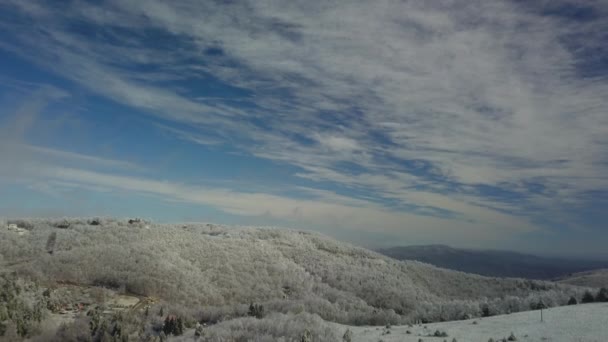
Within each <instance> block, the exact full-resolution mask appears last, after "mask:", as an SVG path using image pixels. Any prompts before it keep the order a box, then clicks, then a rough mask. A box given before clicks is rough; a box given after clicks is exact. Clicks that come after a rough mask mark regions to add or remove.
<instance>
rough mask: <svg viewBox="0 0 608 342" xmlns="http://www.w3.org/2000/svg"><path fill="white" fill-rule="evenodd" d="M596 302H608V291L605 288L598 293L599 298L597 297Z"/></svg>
mask: <svg viewBox="0 0 608 342" xmlns="http://www.w3.org/2000/svg"><path fill="white" fill-rule="evenodd" d="M595 301H596V302H608V289H607V288H605V287H602V288H601V289H600V290H599V291H598V293H597V296H595Z"/></svg>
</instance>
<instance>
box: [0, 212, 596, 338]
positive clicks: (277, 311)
mask: <svg viewBox="0 0 608 342" xmlns="http://www.w3.org/2000/svg"><path fill="white" fill-rule="evenodd" d="M7 223H10V222H5V223H4V224H0V227H8V224H7ZM12 224H13V226H12V227H15V226H17V227H18V228H20V229H21V230H16V229H8V228H4V229H0V265H2V270H3V271H5V272H6V271H11V272H9V273H13V274H15V275H16V276H18V277H20V278H22V279H27V280H28V281H33V282H35V283H38V284H39V285H37V286H40V285H41V286H42V288H44V287H45V286H46V287H49V286H50V287H49V288H55V287H56V286H57V285H53V284H59V285H60V288H61V284H73V285H74V286H79V287H83V290H82V291H81V290H79V291H80V292H84V291H88V290H87V288H88V289H102V288H103V289H108V290H110V291H114V292H116V293H124V294H128V295H130V296H135V297H138V298H143V299H146V298H150V299H149V301H150V302H155V303H160V304H156V306H154V308H153V310H158V308H159V305H160V306H164V307H167V308H171V310H172V311H171V312H173V313H174V314H175V315H180V317H186V318H185V319H187V320H188V321H191V322H207V323H208V324H214V323H217V322H220V321H223V322H224V323H225V324H228V323H226V322H231V321H232V320H234V319H237V321H236V322H240V323H238V324H240V325H239V326H241V327H242V324H245V323H243V322H242V321H238V320H242V319H245V320H247V319H248V320H249V321H246V322H249V323H247V324H252V325H253V326H254V328H251V329H254V330H255V329H257V328H260V329H262V328H263V326H265V325H266V324H269V322H271V321H281V320H283V321H285V322H289V321H292V320H294V319H295V320H296V321H297V320H298V319H300V320H303V321H304V322H309V323H306V324H313V325H314V324H316V325H317V326H319V327H322V326H323V324H322V322H321V321H318V319H319V317H320V318H322V319H323V320H325V321H332V322H339V323H344V324H350V325H364V324H367V325H382V324H387V323H392V324H399V323H408V322H415V321H444V320H453V319H463V318H467V317H477V316H480V315H495V314H500V313H506V312H515V311H522V310H528V309H530V307H532V306H534V305H536V303H537V302H538V301H539V300H541V299H542V300H543V302H544V303H546V304H547V305H548V306H557V305H563V304H565V303H566V302H567V300H568V299H569V298H570V296H575V297H578V298H580V297H581V296H582V293H583V291H584V289H583V288H578V287H574V286H570V285H558V284H554V283H550V282H543V281H530V280H522V279H497V278H489V277H483V276H478V275H471V274H466V273H462V272H456V271H450V270H445V269H440V268H437V267H434V266H431V265H428V264H423V263H420V262H415V261H397V260H394V259H391V258H389V257H386V256H383V255H380V254H378V253H376V252H373V251H370V250H366V249H363V248H359V247H355V246H352V245H350V244H346V243H342V242H339V241H336V240H333V239H331V238H328V237H326V236H323V235H321V234H317V233H310V232H299V231H291V230H285V229H277V228H246V227H227V226H220V225H214V224H179V225H177V224H164V225H161V224H153V223H147V222H140V221H134V222H132V223H128V222H127V221H126V220H114V219H107V220H81V219H75V220H68V221H64V220H61V221H52V220H21V221H14V222H12ZM7 281H9V280H7ZM16 281H17V283H18V282H19V281H20V280H18V279H17V280H16ZM9 282H13V283H15V281H13V280H11V281H9ZM36 288H38V287H36ZM40 291H42V290H40ZM40 291H38V292H37V293H38V294H37V295H38V296H39V295H40ZM104 291H105V290H104ZM55 292H56V291H55ZM73 292H74V291H72V293H73ZM51 297H52V296H51ZM146 300H148V299H146ZM44 301H46V299H44V298H42V299H41V302H40V303H43V302H44ZM78 302H79V303H80V302H81V301H80V300H78ZM163 303H164V304H163ZM251 303H255V304H256V305H260V306H263V311H260V312H258V313H259V314H258V313H256V312H255V311H254V315H255V316H259V317H260V318H262V317H266V318H264V319H259V320H255V319H253V320H252V319H251V318H242V317H247V316H248V308H249V314H251V310H252V309H251V306H250V304H251ZM91 305H92V306H94V305H95V303H92V304H91ZM140 311H141V310H140ZM138 312H139V311H137V310H135V312H134V313H133V314H137V315H139V313H138ZM146 312H147V309H146ZM161 312H162V310H161ZM164 315H165V316H163V317H166V316H167V312H165V314H164ZM277 315H278V316H277ZM293 315H296V316H295V317H294V316H293ZM306 315H309V316H306ZM310 315H312V316H310ZM161 316H162V315H161ZM121 317H122V316H121ZM315 317H316V318H315ZM85 319H88V318H85ZM121 319H122V318H121ZM148 320H149V318H147V316H146V318H141V317H140V320H139V321H138V322H144V323H141V324H144V326H145V324H147V323H145V322H148ZM75 322H78V321H75ZM315 322H317V323H318V324H317V323H315ZM224 323H223V324H224ZM154 324H156V326H158V324H159V323H158V322H156V323H154V322H151V323H149V325H150V326H154ZM160 324H161V326H162V321H161V323H160ZM235 324H237V323H235ZM288 326H289V325H286V326H285V327H288ZM255 327H257V328H255ZM285 327H283V328H285ZM300 327H301V326H300ZM74 329H75V330H78V329H76V328H74ZM134 329H135V328H134ZM263 329H266V328H263ZM285 329H287V328H285ZM289 329H291V328H289ZM294 329H295V328H294ZM296 330H297V329H296ZM141 331H145V329H144V327H142V328H141ZM246 331H247V333H249V334H250V333H251V331H250V330H246ZM265 331H266V330H265ZM323 331H325V330H323ZM156 333H157V332H156ZM317 333H319V332H317ZM325 333H327V334H329V332H324V334H325ZM277 334H279V332H277ZM319 334H321V333H319ZM281 336H282V335H281ZM319 336H321V335H319ZM328 336H329V335H328ZM269 339H270V340H272V338H271V337H269Z"/></svg>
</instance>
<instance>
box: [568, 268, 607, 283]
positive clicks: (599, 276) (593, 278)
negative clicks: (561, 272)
mask: <svg viewBox="0 0 608 342" xmlns="http://www.w3.org/2000/svg"><path fill="white" fill-rule="evenodd" d="M556 281H557V282H559V283H562V284H571V285H577V286H589V287H608V268H606V269H601V270H593V271H587V272H579V273H574V274H571V275H569V276H567V277H563V278H559V279H556Z"/></svg>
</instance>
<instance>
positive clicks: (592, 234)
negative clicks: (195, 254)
mask: <svg viewBox="0 0 608 342" xmlns="http://www.w3.org/2000/svg"><path fill="white" fill-rule="evenodd" d="M606 32H608V5H606V3H605V2H602V1H588V2H580V1H532V2H530V1H454V2H432V3H428V2H426V3H424V4H422V3H420V2H415V1H373V2H370V1H349V2H343V1H336V2H333V1H290V2H283V1H264V0H262V1H231V2H224V1H160V0H146V1H139V0H121V1H102V2H93V1H84V0H72V1H67V0H66V1H35V0H31V1H16V0H15V1H13V0H6V1H3V2H2V3H1V4H0V104H1V107H0V108H1V109H0V144H1V145H0V159H1V160H2V163H1V164H0V192H1V194H2V196H0V215H3V216H89V215H106V216H120V217H132V216H139V217H146V218H150V219H154V220H159V221H213V222H219V223H228V224H246V225H279V226H285V227H290V228H298V229H314V230H318V231H322V232H325V233H327V234H329V235H332V236H335V237H337V238H340V239H343V240H348V241H352V242H354V243H357V244H361V245H365V246H370V247H379V246H391V245H409V244H426V243H445V244H450V245H454V246H465V247H477V248H501V249H515V250H521V251H535V252H537V253H541V254H559V255H573V256H587V257H591V256H593V257H599V256H604V257H608V255H607V254H606V250H607V249H606V244H607V243H608V230H607V227H606V222H608V213H607V212H606V210H605V209H606V208H608V176H607V175H608V173H607V171H608V113H607V108H608V106H607V105H608V35H607V33H606Z"/></svg>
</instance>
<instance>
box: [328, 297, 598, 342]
mask: <svg viewBox="0 0 608 342" xmlns="http://www.w3.org/2000/svg"><path fill="white" fill-rule="evenodd" d="M607 314H608V303H596V304H581V305H572V306H563V307H558V308H551V309H546V310H543V321H542V322H541V320H540V311H538V310H536V311H528V312H518V313H514V314H510V315H501V316H494V317H485V318H477V319H471V320H465V321H453V322H443V323H432V324H425V325H414V326H394V327H391V328H390V329H387V328H377V327H349V326H342V325H338V331H341V332H345V331H346V330H347V329H349V330H351V331H352V333H353V339H352V341H353V342H372V341H373V342H378V341H380V340H382V341H384V342H392V341H395V342H397V341H399V342H418V341H419V340H420V339H422V340H423V341H425V342H434V341H438V342H440V341H444V340H447V341H452V340H453V339H454V338H455V339H456V340H457V341H458V342H487V341H488V340H489V339H490V338H492V339H493V340H494V341H500V340H502V339H503V338H508V337H509V336H510V335H511V334H513V336H514V337H515V338H516V339H517V341H550V342H605V341H608V325H606V322H607V321H606V315H607ZM387 331H390V333H388V334H387ZM408 331H409V333H408ZM435 331H440V332H445V333H447V335H448V336H447V337H434V336H429V335H433V334H434V333H435Z"/></svg>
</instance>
